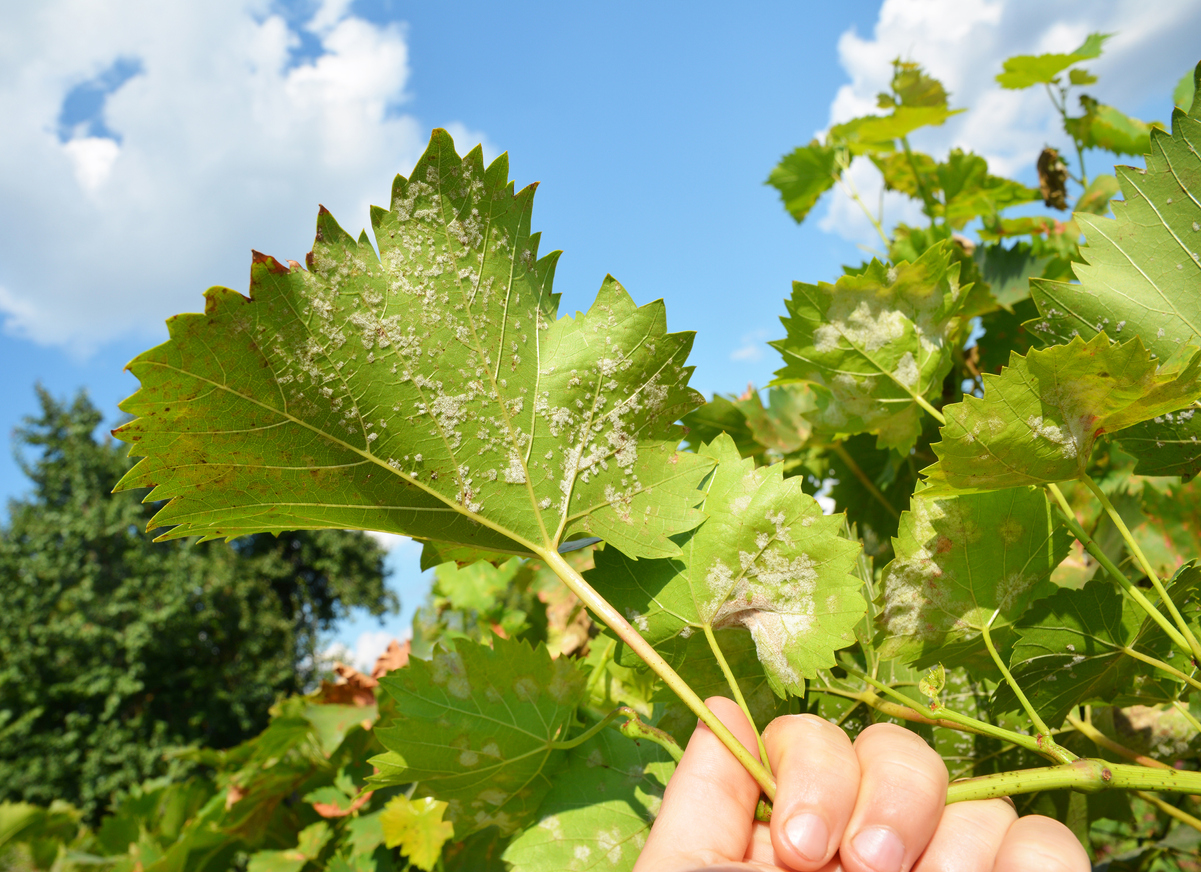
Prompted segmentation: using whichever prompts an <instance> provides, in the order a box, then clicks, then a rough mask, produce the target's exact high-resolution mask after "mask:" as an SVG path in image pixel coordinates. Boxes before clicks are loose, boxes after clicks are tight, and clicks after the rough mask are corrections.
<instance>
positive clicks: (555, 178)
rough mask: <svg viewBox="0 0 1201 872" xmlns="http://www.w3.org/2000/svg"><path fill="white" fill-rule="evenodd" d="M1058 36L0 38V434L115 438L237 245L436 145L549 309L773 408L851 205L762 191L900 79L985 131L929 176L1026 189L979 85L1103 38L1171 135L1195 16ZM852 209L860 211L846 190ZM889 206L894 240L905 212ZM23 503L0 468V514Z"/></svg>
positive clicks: (955, 17) (484, 8)
mask: <svg viewBox="0 0 1201 872" xmlns="http://www.w3.org/2000/svg"><path fill="white" fill-rule="evenodd" d="M1047 9H1048V7H1047V4H1045V3H1040V2H1033V0H956V2H951V0H902V2H897V0H888V2H886V3H884V4H883V5H882V4H881V3H880V2H878V0H862V2H841V3H837V4H817V3H797V2H791V3H785V2H774V3H772V2H765V3H758V4H747V5H745V6H744V7H743V8H740V9H738V11H737V14H736V15H735V14H731V7H729V6H728V5H724V4H723V5H720V6H719V5H718V4H709V3H691V4H684V3H660V4H645V3H609V4H605V5H604V6H603V7H590V6H587V5H585V4H563V3H541V2H528V3H509V4H494V3H484V2H464V3H458V4H453V5H447V4H435V3H416V2H407V0H379V2H365V0H355V2H347V0H322V2H317V0H312V2H304V0H297V2H288V3H281V2H271V0H210V2H206V3H203V4H202V3H179V4H163V3H161V2H150V0H144V2H143V0H127V2H103V3H95V2H94V0H92V2H88V0H46V2H43V3H39V4H26V5H25V7H24V8H21V9H17V10H12V11H6V13H5V16H6V26H5V28H4V29H3V32H2V33H0V112H2V113H4V117H5V118H6V119H9V124H10V125H11V126H10V128H9V129H10V131H11V132H10V133H7V134H6V136H5V138H4V141H2V142H0V201H3V202H4V203H5V205H6V207H7V208H6V209H5V213H4V217H3V218H0V222H2V223H3V224H2V227H3V233H0V324H2V332H0V365H3V366H4V368H5V372H6V374H7V378H5V380H4V386H3V403H2V404H0V424H3V427H4V430H5V431H6V432H7V431H9V430H11V428H12V427H13V426H14V425H16V424H17V423H18V422H19V421H20V419H21V417H22V416H23V415H26V414H29V413H31V412H33V411H34V410H35V402H34V393H33V389H32V388H33V384H34V382H36V381H41V382H42V383H43V384H45V385H46V386H47V387H48V388H50V389H51V391H53V392H54V393H56V394H60V395H64V394H70V393H73V392H74V391H75V390H76V389H78V388H80V387H83V388H86V389H87V390H88V392H89V393H90V395H91V396H92V399H93V400H94V402H96V403H97V404H98V405H99V406H100V407H101V408H102V409H103V410H104V411H105V412H106V414H108V415H109V416H110V418H113V419H115V418H116V416H117V414H118V413H117V409H116V404H117V402H118V401H119V400H120V399H122V398H123V397H124V396H126V395H128V394H129V393H131V392H132V391H133V390H134V389H135V388H136V382H135V380H134V379H133V378H132V377H130V376H129V375H128V374H126V373H123V371H122V368H123V366H124V365H125V363H126V362H127V361H128V360H129V359H130V358H131V357H133V356H134V355H136V354H137V353H138V352H139V351H142V350H144V349H146V348H148V347H150V346H152V345H154V344H157V343H158V342H161V341H162V340H163V339H165V338H166V331H165V328H164V327H163V326H162V322H163V319H164V318H165V317H167V316H169V315H171V314H174V313H176V312H179V311H189V310H195V309H197V308H198V307H199V306H200V305H201V304H202V303H201V296H200V295H201V293H202V292H203V291H204V289H205V288H206V287H208V286H209V285H212V284H224V285H228V286H230V287H233V288H236V289H241V290H245V287H246V283H247V274H248V269H249V252H250V249H251V248H255V249H258V250H261V251H265V252H268V253H270V254H273V255H275V256H277V257H279V258H280V259H284V258H291V259H297V260H302V259H303V257H302V255H303V254H304V252H306V251H307V250H308V248H309V245H310V242H311V239H312V231H313V224H314V219H315V215H316V208H317V204H318V203H324V204H325V205H326V206H327V207H328V208H330V209H331V211H333V213H334V215H335V216H336V217H337V218H338V219H339V221H340V222H341V223H342V224H343V225H344V226H345V227H346V228H347V229H348V230H352V231H354V232H357V231H358V229H359V228H360V227H362V226H364V225H365V224H366V223H367V205H368V204H370V203H386V198H387V193H388V190H389V186H390V182H391V177H392V175H393V174H394V173H396V172H407V171H408V169H409V168H410V167H411V166H412V163H413V161H414V160H415V159H416V157H417V156H418V155H419V154H420V151H421V149H422V147H423V146H424V143H425V141H426V139H427V138H428V135H429V130H430V128H432V127H435V126H445V127H448V128H449V129H450V130H451V131H452V133H453V134H454V135H455V137H456V141H457V142H458V143H459V145H460V146H461V148H462V149H464V150H465V148H466V147H469V146H471V145H474V144H475V143H476V142H480V141H482V142H483V144H484V147H485V152H486V154H487V155H488V156H489V157H491V156H494V155H496V154H498V153H499V152H500V151H508V152H509V154H510V161H511V164H510V165H511V169H512V174H513V177H514V178H515V180H516V182H517V184H518V185H519V186H521V185H524V184H527V183H529V182H532V181H539V182H541V186H540V188H539V190H538V195H537V198H536V203H535V210H534V227H535V229H537V230H541V231H542V234H543V237H542V238H543V242H542V250H543V251H549V250H552V249H556V248H558V249H563V250H564V256H563V257H562V259H561V260H560V263H559V267H558V270H557V275H556V288H557V290H559V291H560V292H562V294H563V302H562V311H564V312H567V311H573V310H575V309H581V308H585V307H587V306H588V304H589V303H590V302H591V300H592V296H593V295H594V294H595V291H596V289H597V287H598V286H599V285H600V282H601V280H602V278H603V277H604V275H605V274H606V273H612V274H613V275H615V276H616V277H617V278H618V279H620V280H621V281H622V283H623V284H624V285H625V287H626V288H627V289H628V290H629V291H630V293H631V294H632V295H633V296H634V297H635V299H636V300H638V301H639V302H647V301H650V300H653V299H656V298H658V297H663V298H664V299H665V300H666V302H667V312H668V321H669V327H670V328H671V329H673V330H695V331H697V340H696V344H695V350H694V353H693V356H692V361H693V362H694V363H695V364H696V365H697V371H696V375H695V377H694V384H695V385H696V386H697V387H698V388H699V389H701V390H702V391H705V392H706V393H709V392H712V391H724V392H738V391H741V390H742V389H743V388H744V387H745V386H746V385H747V383H748V382H752V383H755V384H757V385H763V384H764V383H766V382H767V381H768V380H769V379H770V378H771V373H772V371H773V369H774V368H775V367H776V366H777V358H776V356H775V353H774V352H773V351H772V350H771V349H770V348H768V347H767V346H766V342H767V341H768V340H769V339H772V338H776V337H778V336H779V335H780V332H781V331H780V327H779V322H778V316H779V315H780V314H782V313H783V304H782V300H783V298H784V297H785V296H786V295H787V294H788V293H789V289H790V282H791V281H792V280H793V279H802V280H807V281H816V280H819V279H824V280H828V279H830V278H832V277H833V276H835V275H836V274H837V273H838V270H839V265H840V264H842V263H845V262H851V261H858V260H859V259H860V257H861V252H860V251H859V249H858V248H857V247H856V244H857V243H867V244H870V242H871V236H870V229H869V228H868V227H867V226H866V223H865V222H864V221H862V220H861V219H860V218H859V217H858V216H857V215H855V213H854V211H853V210H852V209H851V208H849V205H848V201H847V200H846V199H845V198H840V197H837V196H832V197H830V198H828V202H826V203H824V204H822V205H821V206H819V208H818V209H817V210H816V212H815V214H814V216H813V218H812V220H811V221H810V222H809V223H808V224H806V225H805V226H803V227H797V225H795V224H794V223H793V222H792V220H791V219H790V218H788V217H787V216H786V215H785V214H784V212H783V211H782V209H781V208H780V206H779V204H778V201H777V199H776V197H775V196H774V193H773V192H772V191H771V189H769V188H766V187H765V186H764V185H763V180H764V178H765V177H766V175H767V173H768V172H769V171H770V169H771V167H772V166H773V164H774V163H775V161H776V160H777V159H778V158H779V157H780V155H782V154H783V153H784V152H786V151H788V150H789V149H791V148H792V147H794V146H796V145H799V144H803V143H804V142H807V141H808V140H809V139H810V138H811V137H812V136H813V135H814V133H815V132H817V131H819V130H821V129H823V128H825V127H826V126H827V125H828V124H829V123H830V122H831V121H832V120H845V118H847V117H851V116H852V115H854V114H859V113H862V112H864V111H869V110H870V107H871V104H872V100H873V97H874V94H875V92H876V91H877V90H879V89H880V88H881V87H883V86H884V85H885V84H886V80H887V71H888V66H889V62H890V61H891V60H892V58H893V57H896V56H897V55H898V54H900V55H905V56H908V57H911V58H913V59H915V60H918V61H921V62H924V63H926V64H927V65H928V66H929V67H931V68H932V70H933V71H934V72H935V73H936V74H938V75H940V76H941V77H942V78H944V80H945V81H946V82H947V84H948V86H949V88H950V90H951V91H952V100H953V101H962V103H963V104H965V105H972V106H974V107H976V108H975V109H974V111H973V112H972V113H968V114H967V115H965V116H960V117H959V118H957V119H955V121H954V122H952V123H950V124H948V125H947V126H946V127H945V128H941V129H939V130H936V131H931V132H930V133H928V134H926V135H925V136H924V137H923V138H922V139H921V140H920V141H919V143H918V145H919V146H920V147H922V148H924V149H926V150H929V151H931V152H934V153H939V152H940V151H941V152H945V150H946V149H947V148H949V147H950V146H952V145H960V146H963V147H967V148H973V149H974V150H976V151H977V152H979V153H982V154H985V155H986V156H987V157H988V158H989V160H990V162H991V163H992V164H993V165H994V166H996V167H997V168H998V169H1000V170H1001V171H1004V172H1009V173H1016V174H1017V175H1019V177H1022V178H1024V179H1025V180H1026V181H1032V180H1033V164H1034V159H1035V157H1036V156H1037V153H1038V151H1039V150H1040V149H1041V148H1042V146H1043V145H1044V144H1047V143H1050V144H1056V143H1057V141H1058V140H1059V139H1061V138H1062V135H1061V134H1057V133H1056V130H1055V126H1054V123H1053V119H1052V118H1051V115H1050V112H1049V109H1048V106H1047V105H1046V101H1045V98H1044V97H1042V96H1041V95H1038V94H1013V93H1003V92H1000V91H998V90H997V89H996V88H995V87H994V86H993V85H992V83H991V79H992V76H993V75H994V74H995V73H996V72H997V71H998V70H999V68H1000V61H1001V59H1003V58H1004V57H1006V56H1008V55H1010V54H1015V53H1019V52H1022V53H1035V52H1039V51H1054V50H1058V51H1065V50H1070V49H1072V48H1074V47H1075V46H1076V45H1077V44H1078V43H1079V42H1080V41H1081V39H1082V38H1083V36H1084V35H1085V34H1087V33H1088V32H1090V31H1093V30H1100V31H1105V32H1116V33H1117V34H1118V36H1115V38H1114V39H1113V40H1111V42H1110V43H1109V45H1108V46H1107V52H1106V55H1105V57H1103V58H1102V60H1101V61H1099V62H1098V63H1096V64H1095V65H1094V69H1095V71H1096V72H1097V73H1099V74H1100V75H1101V76H1102V81H1101V84H1100V85H1099V86H1098V87H1097V88H1096V89H1094V91H1095V93H1096V94H1097V96H1099V97H1100V98H1101V99H1102V100H1103V101H1106V102H1113V103H1115V104H1116V105H1118V106H1121V107H1123V108H1125V109H1127V110H1128V111H1131V112H1133V113H1135V114H1140V115H1142V116H1143V117H1155V118H1160V119H1164V120H1166V119H1167V116H1168V114H1169V112H1170V94H1171V89H1172V86H1173V85H1174V84H1175V82H1176V80H1177V79H1178V78H1179V77H1180V75H1181V74H1182V73H1183V72H1184V71H1185V70H1186V69H1188V68H1189V66H1191V64H1192V63H1193V62H1195V60H1196V57H1194V56H1193V55H1195V54H1196V48H1195V45H1190V44H1189V43H1190V36H1192V35H1195V34H1196V33H1197V32H1199V31H1198V25H1199V24H1201V3H1198V2H1171V3H1164V4H1155V5H1154V6H1153V7H1152V6H1150V5H1149V4H1146V3H1134V2H1127V0H1094V2H1089V3H1084V2H1063V3H1057V4H1054V6H1053V7H1052V11H1051V12H1050V13H1049V12H1048V11H1047ZM1094 171H1095V170H1094ZM856 181H857V182H858V183H859V184H860V185H861V187H862V188H863V189H864V190H865V191H867V192H871V191H873V190H876V189H878V181H877V180H874V179H873V178H872V177H871V172H870V171H869V170H868V169H867V168H864V169H862V170H859V175H857V177H856ZM873 185H875V186H876V187H875V188H873ZM886 204H887V205H886V217H889V218H891V219H894V220H895V219H896V218H899V217H902V216H903V215H905V214H907V213H906V212H905V209H906V207H905V206H904V205H902V204H899V203H894V202H893V201H892V200H891V199H889V200H887V201H886ZM24 488H25V482H24V481H23V479H22V478H21V476H20V473H19V471H18V470H17V468H16V466H15V464H13V463H12V462H11V461H10V460H8V458H7V456H5V455H0V492H2V493H3V494H5V495H9V496H11V495H16V494H19V493H20V492H21V491H22V490H23V489H24ZM416 554H417V550H416V549H415V548H413V547H412V546H405V545H401V546H399V547H398V548H397V549H396V550H395V551H394V553H393V555H392V563H393V565H394V567H395V569H396V575H395V579H394V583H395V584H396V585H397V586H398V588H399V589H400V590H401V593H402V597H403V598H404V599H405V601H406V606H414V605H416V604H417V601H418V600H419V599H420V594H419V589H420V582H419V578H418V573H417V570H416V565H417V559H416ZM407 611H408V609H406V613H407ZM406 623H407V618H402V619H396V620H392V621H390V622H389V625H388V627H386V628H385V630H384V631H382V632H389V633H399V632H400V631H401V630H402V628H403V626H404V625H405V624H406ZM377 629H378V627H377V625H375V624H374V623H372V622H364V621H361V620H360V621H354V622H351V623H349V624H347V625H346V626H344V627H342V628H340V630H339V632H338V634H337V635H338V637H339V638H340V639H341V640H342V641H343V642H345V643H346V644H348V645H350V646H351V647H354V646H355V644H356V642H357V641H358V640H359V638H360V636H361V634H362V633H364V632H369V631H371V632H374V631H376V630H377ZM369 641H371V640H364V643H363V644H364V646H366V647H365V648H364V650H366V648H369V647H370V645H368V642H369ZM375 641H376V642H378V641H379V640H378V639H377V640H375ZM372 644H375V642H372Z"/></svg>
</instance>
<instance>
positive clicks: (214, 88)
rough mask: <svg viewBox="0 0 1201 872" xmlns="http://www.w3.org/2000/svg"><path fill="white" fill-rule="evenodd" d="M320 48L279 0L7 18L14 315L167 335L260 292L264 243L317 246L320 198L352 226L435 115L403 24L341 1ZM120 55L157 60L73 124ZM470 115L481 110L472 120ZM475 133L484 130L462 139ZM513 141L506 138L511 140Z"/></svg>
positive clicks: (57, 330) (382, 192)
mask: <svg viewBox="0 0 1201 872" xmlns="http://www.w3.org/2000/svg"><path fill="white" fill-rule="evenodd" d="M305 29H306V30H308V31H310V34H309V36H310V37H313V36H315V38H316V39H317V41H318V43H319V47H320V48H319V51H318V52H317V53H316V56H315V57H311V58H310V59H308V60H305V61H303V62H301V63H296V62H295V61H294V59H293V57H292V50H293V49H295V48H297V47H299V45H300V36H301V33H300V31H298V30H296V29H292V28H290V27H289V25H288V24H287V23H286V22H285V20H284V19H283V18H282V17H281V16H279V15H277V14H274V13H273V11H272V5H271V3H270V2H268V0H209V2H206V3H162V2H160V0H120V2H116V0H115V2H108V3H96V2H94V0H46V2H42V3H34V4H18V5H17V6H16V7H14V8H13V9H11V10H8V11H7V12H6V20H5V27H4V28H3V32H2V33H0V117H3V118H4V119H5V121H4V126H5V133H4V136H3V137H0V201H3V202H4V204H5V209H6V212H7V215H8V217H9V221H8V222H7V227H6V231H5V233H4V234H3V236H2V237H0V315H2V316H3V318H4V327H5V330H6V331H7V332H8V333H10V334H15V335H21V336H26V337H29V338H31V339H33V340H35V341H37V342H41V343H46V344H56V345H61V346H65V347H67V348H69V349H71V350H73V351H75V352H77V353H81V354H86V353H87V352H88V350H89V349H91V348H93V347H95V346H96V345H99V344H101V343H104V342H106V341H110V340H113V339H116V338H121V337H126V336H139V337H152V336H161V335H162V332H163V331H162V326H161V325H162V321H163V319H165V318H166V317H168V316H170V315H173V314H175V313H177V312H180V311H197V310H198V309H199V308H200V307H201V306H202V305H203V301H202V298H201V293H202V292H203V291H204V289H205V288H206V287H208V286H209V285H212V284H226V285H229V286H230V287H233V288H236V289H239V290H242V291H245V289H246V281H247V278H246V277H247V274H248V272H249V266H250V257H249V255H250V249H251V248H256V249H258V250H260V251H265V252H267V253H270V254H274V255H276V256H277V257H279V258H280V259H295V260H303V255H304V253H305V252H306V251H307V250H308V249H309V247H310V245H311V242H312V237H313V227H314V224H315V220H316V213H317V204H318V203H319V202H321V203H324V204H325V205H326V206H327V207H328V208H329V209H330V210H331V211H332V212H333V213H334V215H335V216H336V217H338V219H339V220H340V221H341V222H342V223H343V224H344V225H345V226H346V227H347V229H348V230H350V231H351V232H352V233H356V234H357V232H358V230H359V228H360V227H362V226H364V225H365V224H366V223H367V221H368V206H369V205H370V204H371V203H377V204H383V205H387V197H388V193H389V190H390V184H391V180H392V177H393V175H394V174H395V173H397V172H407V171H408V170H409V169H411V167H412V165H413V163H414V161H415V160H416V158H417V157H418V156H419V155H420V153H421V150H422V148H423V147H424V145H425V141H426V138H427V136H428V131H427V129H426V127H425V125H424V124H421V123H418V122H417V121H416V120H415V119H414V118H413V117H411V116H408V115H403V114H400V113H399V112H398V111H397V107H398V106H399V105H401V104H402V103H403V102H404V100H405V85H406V82H407V80H408V75H409V67H408V64H409V56H408V47H407V44H406V41H405V34H404V32H403V30H402V29H401V28H400V27H399V26H391V25H390V26H379V25H375V24H371V23H369V22H367V21H364V20H362V19H359V18H356V17H353V16H352V15H350V14H349V12H348V4H347V3H346V2H345V0H324V2H322V3H321V4H320V5H319V6H318V8H317V11H316V12H315V14H314V16H313V17H312V18H311V19H310V20H309V21H308V22H307V24H306V25H305ZM118 62H121V63H126V64H127V66H129V65H132V68H133V69H135V70H137V72H136V73H135V74H134V75H132V77H130V78H128V80H127V81H124V83H122V84H120V86H119V87H117V88H116V90H114V91H112V93H110V94H108V96H107V98H106V99H105V101H104V104H103V116H102V117H101V118H99V119H93V120H94V121H98V123H99V124H100V126H101V127H102V128H103V129H102V130H100V131H99V132H98V130H97V127H96V125H95V124H93V125H92V127H91V128H88V126H87V125H86V124H83V125H75V126H74V129H73V130H71V131H69V132H68V134H67V135H68V136H69V137H70V138H69V141H67V142H65V143H64V142H62V141H60V135H61V134H60V130H61V129H62V127H63V122H64V120H66V121H70V119H62V118H60V112H61V110H62V107H63V103H64V98H65V97H66V96H67V95H68V94H69V93H71V92H72V89H73V88H76V87H77V86H80V85H81V84H83V83H88V82H89V81H94V80H97V78H98V77H100V78H101V79H103V77H104V75H105V71H109V70H112V69H114V65H115V64H117V63H118ZM459 129H460V130H461V131H462V132H464V133H467V131H466V129H465V128H461V126H460V128H459ZM458 144H459V145H460V147H462V146H464V145H467V146H470V145H473V144H474V142H467V143H463V142H460V143H458ZM492 151H493V152H494V151H495V150H494V149H493V150H492Z"/></svg>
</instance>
